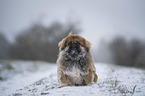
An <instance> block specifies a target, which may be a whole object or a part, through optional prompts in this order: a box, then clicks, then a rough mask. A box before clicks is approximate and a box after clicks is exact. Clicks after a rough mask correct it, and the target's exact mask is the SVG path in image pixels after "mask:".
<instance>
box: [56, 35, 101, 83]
mask: <svg viewBox="0 0 145 96" xmlns="http://www.w3.org/2000/svg"><path fill="white" fill-rule="evenodd" d="M58 46H59V47H60V48H59V51H60V52H59V56H58V59H57V65H58V69H57V74H58V81H59V82H60V84H61V85H87V84H91V83H93V82H97V79H98V76H97V75H96V73H95V67H94V60H93V57H92V54H91V52H90V48H91V44H90V42H89V41H87V40H86V39H85V38H83V37H81V36H79V35H74V34H72V33H70V34H69V35H68V36H67V37H66V38H64V39H63V40H62V41H60V42H59V44H58Z"/></svg>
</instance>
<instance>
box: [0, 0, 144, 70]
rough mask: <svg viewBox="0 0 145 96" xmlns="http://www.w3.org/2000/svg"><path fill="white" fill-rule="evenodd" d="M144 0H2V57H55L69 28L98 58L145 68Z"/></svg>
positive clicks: (0, 34) (0, 30) (53, 58)
mask: <svg viewBox="0 0 145 96" xmlns="http://www.w3.org/2000/svg"><path fill="white" fill-rule="evenodd" d="M144 5H145V1H144V0H105V1H104V0H91V1H89V0H71V1H70V0H60V1H58V0H41V1H40V0H0V60H41V61H47V62H54V63H55V62H56V59H57V55H58V46H57V44H58V42H59V41H60V40H61V39H62V38H64V37H65V36H67V35H68V33H69V32H70V31H72V32H73V33H74V34H78V35H81V36H82V37H84V38H86V39H87V40H88V41H90V42H91V43H92V53H93V55H94V58H95V62H104V63H108V64H109V63H113V64H117V65H126V66H134V67H142V68H143V67H144V68H145V6H144Z"/></svg>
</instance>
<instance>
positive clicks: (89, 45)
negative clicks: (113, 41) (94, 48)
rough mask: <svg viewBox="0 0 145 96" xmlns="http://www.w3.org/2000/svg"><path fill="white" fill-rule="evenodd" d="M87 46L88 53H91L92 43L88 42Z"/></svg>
mask: <svg viewBox="0 0 145 96" xmlns="http://www.w3.org/2000/svg"><path fill="white" fill-rule="evenodd" d="M85 45H86V50H87V52H89V50H90V49H91V43H90V42H89V41H87V40H86V44H85Z"/></svg>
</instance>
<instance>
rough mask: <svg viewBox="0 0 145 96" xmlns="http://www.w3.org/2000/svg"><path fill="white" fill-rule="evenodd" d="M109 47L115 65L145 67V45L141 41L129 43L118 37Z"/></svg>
mask: <svg viewBox="0 0 145 96" xmlns="http://www.w3.org/2000/svg"><path fill="white" fill-rule="evenodd" d="M109 46H110V51H111V54H112V57H113V60H114V63H115V64H119V65H127V66H136V67H145V60H144V59H143V58H145V44H144V43H142V42H141V41H139V40H137V39H133V40H131V41H128V42H127V41H126V40H125V39H124V38H123V37H117V38H115V39H114V40H113V41H112V42H111V43H110V44H109Z"/></svg>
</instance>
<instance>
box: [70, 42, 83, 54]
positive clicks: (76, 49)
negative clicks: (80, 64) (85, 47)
mask: <svg viewBox="0 0 145 96" xmlns="http://www.w3.org/2000/svg"><path fill="white" fill-rule="evenodd" d="M80 45H81V44H80V43H79V42H78V41H75V42H73V41H70V42H69V43H68V46H69V49H68V52H69V53H70V54H72V55H77V54H79V53H80V52H81V48H80Z"/></svg>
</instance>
